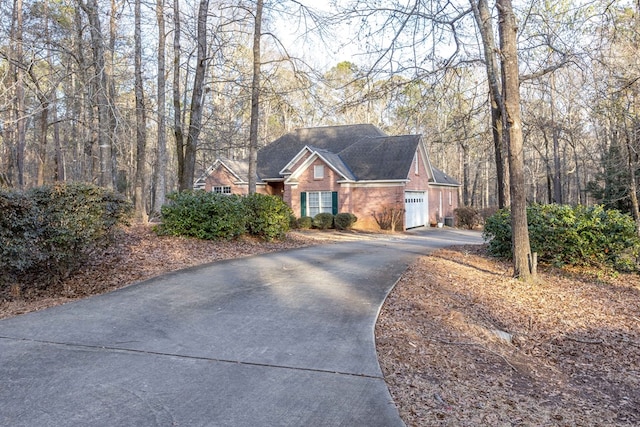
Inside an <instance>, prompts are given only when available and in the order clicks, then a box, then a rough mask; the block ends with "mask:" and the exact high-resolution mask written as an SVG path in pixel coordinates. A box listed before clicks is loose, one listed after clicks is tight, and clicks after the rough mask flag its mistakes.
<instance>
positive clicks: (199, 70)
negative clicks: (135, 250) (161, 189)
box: [180, 0, 209, 191]
mask: <svg viewBox="0 0 640 427" xmlns="http://www.w3.org/2000/svg"><path fill="white" fill-rule="evenodd" d="M208 12H209V0H200V6H199V8H198V29H197V33H196V42H197V52H198V53H197V58H196V72H195V75H194V78H193V91H192V94H191V109H190V118H189V133H188V134H187V142H186V144H185V145H184V147H183V150H184V164H183V169H182V176H181V177H180V190H181V191H184V190H189V189H191V188H193V178H194V174H195V165H196V150H197V147H198V138H199V136H200V131H201V126H202V107H203V98H204V77H205V73H206V71H207V65H208V61H209V59H208V58H207V16H208Z"/></svg>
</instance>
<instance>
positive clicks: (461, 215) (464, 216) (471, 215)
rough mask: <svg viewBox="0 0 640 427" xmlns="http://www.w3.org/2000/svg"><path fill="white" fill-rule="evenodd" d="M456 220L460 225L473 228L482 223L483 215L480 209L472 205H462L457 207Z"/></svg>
mask: <svg viewBox="0 0 640 427" xmlns="http://www.w3.org/2000/svg"><path fill="white" fill-rule="evenodd" d="M454 212H455V214H456V222H457V224H458V225H459V226H460V227H464V228H467V229H469V230H473V229H474V228H475V227H476V226H477V225H479V224H480V221H481V217H480V215H479V214H478V210H477V209H476V208H474V207H472V206H462V207H459V208H456V209H455V211H454Z"/></svg>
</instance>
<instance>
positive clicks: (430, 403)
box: [376, 246, 640, 426]
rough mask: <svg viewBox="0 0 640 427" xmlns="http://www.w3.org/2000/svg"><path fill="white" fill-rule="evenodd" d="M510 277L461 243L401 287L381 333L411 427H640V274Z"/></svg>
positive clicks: (392, 382)
mask: <svg viewBox="0 0 640 427" xmlns="http://www.w3.org/2000/svg"><path fill="white" fill-rule="evenodd" d="M510 273H511V266H510V265H508V264H503V263H499V262H496V261H495V260H494V259H491V258H489V257H487V256H486V254H485V252H484V248H483V247H478V246H475V247H473V246H470V247H460V248H451V249H447V250H441V251H438V252H436V253H435V254H433V255H432V256H428V257H423V258H421V259H420V260H419V261H418V262H417V263H415V264H414V265H413V266H412V267H411V268H410V269H409V270H408V271H407V272H406V273H405V274H404V276H403V278H402V280H401V281H400V282H399V283H398V284H397V285H396V287H395V289H394V290H393V291H392V293H391V295H390V296H389V298H388V299H387V301H386V303H385V305H384V307H383V309H382V313H381V315H380V318H379V320H378V324H377V327H376V336H377V345H378V355H379V360H380V363H381V366H382V369H383V372H384V374H385V378H386V381H387V384H388V385H389V388H390V391H391V394H392V396H393V397H394V400H395V402H396V404H397V405H398V407H399V410H400V413H401V416H402V418H403V419H404V421H405V422H406V423H407V425H409V426H481V425H482V426H485V425H486V426H514V425H523V426H637V425H640V278H639V277H638V275H620V276H615V275H611V274H609V275H606V274H602V273H599V272H596V271H593V272H588V271H586V272H585V271H573V272H572V271H560V270H555V269H554V270H543V271H542V272H541V273H540V279H541V281H540V283H539V284H535V285H533V284H532V285H529V284H523V283H521V282H518V281H516V280H514V279H512V278H511V277H510Z"/></svg>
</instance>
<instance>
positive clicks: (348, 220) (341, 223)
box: [333, 212, 358, 230]
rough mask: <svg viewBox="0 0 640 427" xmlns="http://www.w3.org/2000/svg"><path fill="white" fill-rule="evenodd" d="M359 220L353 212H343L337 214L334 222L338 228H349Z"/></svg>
mask: <svg viewBox="0 0 640 427" xmlns="http://www.w3.org/2000/svg"><path fill="white" fill-rule="evenodd" d="M357 220H358V217H357V216H355V215H354V214H352V213H347V212H341V213H339V214H337V215H336V217H335V218H334V220H333V222H334V224H335V227H336V229H338V230H349V229H351V227H352V226H353V224H355V222H356V221H357Z"/></svg>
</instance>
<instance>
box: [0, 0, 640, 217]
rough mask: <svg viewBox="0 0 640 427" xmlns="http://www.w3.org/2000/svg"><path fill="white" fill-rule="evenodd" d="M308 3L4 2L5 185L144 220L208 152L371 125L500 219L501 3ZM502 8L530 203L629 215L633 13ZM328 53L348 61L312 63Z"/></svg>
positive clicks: (559, 4)
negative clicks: (80, 196)
mask: <svg viewBox="0 0 640 427" xmlns="http://www.w3.org/2000/svg"><path fill="white" fill-rule="evenodd" d="M314 3H315V2H313V1H308V2H306V3H305V2H300V1H293V0H287V1H276V0H247V1H243V0H240V1H235V2H227V1H219V0H199V1H197V2H196V1H186V2H181V1H179V0H173V1H166V0H156V1H155V2H143V1H142V0H131V1H122V0H110V1H109V2H107V1H103V2H98V1H97V0H26V1H25V0H13V1H8V0H1V1H0V9H1V10H0V12H1V13H2V15H3V16H5V17H7V18H11V19H3V20H2V24H0V25H1V26H0V32H1V38H0V40H2V42H1V44H0V127H1V128H0V186H4V187H13V188H29V187H33V186H37V185H42V184H45V183H51V182H55V181H83V182H93V183H96V184H98V185H101V186H105V187H109V188H114V189H116V190H117V191H119V192H122V193H124V194H126V195H127V196H128V197H130V198H131V199H132V200H135V201H136V206H137V210H138V212H139V213H141V214H142V215H145V214H147V213H150V212H153V211H157V210H158V209H159V206H161V205H162V204H163V203H164V197H165V194H166V193H167V192H169V191H174V190H178V189H181V188H182V189H184V188H189V187H190V185H191V183H192V181H193V179H194V176H195V178H197V177H198V175H199V174H200V173H201V172H202V171H203V170H205V169H206V168H207V167H208V166H209V165H210V164H211V163H212V162H213V160H214V159H215V158H216V156H218V155H224V156H227V157H231V158H247V157H249V154H250V153H251V152H252V151H255V149H256V148H259V147H260V146H263V145H264V144H267V143H269V142H270V141H272V140H274V139H276V138H277V137H279V136H280V135H282V134H283V133H285V132H288V131H291V130H293V129H296V128H299V127H310V126H320V125H339V124H352V123H372V124H374V125H377V126H379V127H380V128H381V129H383V130H384V131H386V132H388V133H389V134H406V133H420V134H422V135H424V138H425V142H426V144H427V146H428V147H429V150H430V155H431V160H432V162H433V163H434V165H437V166H438V167H439V168H441V169H444V170H445V171H446V172H447V173H449V174H451V175H453V176H455V177H457V178H458V179H459V180H460V181H461V182H462V183H463V186H462V189H461V204H463V205H470V206H474V207H477V208H485V207H492V206H497V205H499V204H501V205H508V202H509V193H508V186H509V178H508V170H509V165H508V162H507V161H506V158H507V153H508V147H506V146H505V145H504V144H503V142H502V141H503V138H502V137H501V136H500V135H498V136H497V137H496V135H495V133H496V131H498V130H501V129H500V126H498V125H497V123H500V122H501V120H502V119H503V118H504V117H502V115H501V114H500V112H501V110H500V105H499V104H500V99H501V97H502V96H503V95H505V94H504V93H503V92H502V90H504V87H505V86H504V85H503V83H504V82H503V81H502V79H504V69H500V68H498V67H499V63H501V62H504V61H505V58H506V57H507V55H506V52H507V51H506V50H502V49H503V47H502V45H501V44H500V45H499V44H498V40H503V37H504V34H503V33H502V32H501V31H502V30H501V28H500V22H502V20H500V21H499V20H498V15H499V12H501V11H504V10H507V9H509V8H511V2H510V1H509V2H507V1H505V0H498V1H497V3H498V5H497V6H499V7H496V4H491V3H488V2H487V0H459V1H457V2H444V1H437V0H411V1H407V2H404V3H398V2H394V1H391V0H377V1H373V0H344V1H336V2H333V3H335V4H334V5H333V7H332V8H328V7H327V8H325V9H323V10H318V9H314V7H313V5H314ZM507 3H508V4H507ZM307 4H308V6H306V5H307ZM513 11H514V12H515V18H516V22H517V27H518V28H517V29H518V32H517V39H516V43H517V53H518V57H517V60H518V64H519V65H518V69H519V76H517V77H518V79H519V80H518V81H519V96H520V99H519V100H518V102H519V104H520V106H521V108H520V113H521V119H522V137H523V147H524V148H523V160H524V170H523V174H524V178H523V181H524V182H523V185H524V187H523V190H524V195H525V197H526V201H527V202H542V203H547V202H549V203H552V202H554V203H567V204H578V203H582V204H594V203H604V204H606V205H607V206H610V207H616V208H620V209H622V210H624V211H627V212H632V213H637V212H638V201H637V200H638V199H637V191H638V189H637V188H638V183H637V180H638V175H639V174H640V171H639V170H638V162H639V158H638V150H639V149H640V138H639V132H640V124H639V122H638V117H639V116H638V114H639V107H640V105H639V103H640V99H639V98H638V95H639V94H638V85H639V84H640V82H639V80H640V55H639V54H638V49H639V48H638V46H639V43H638V40H639V38H640V37H639V36H640V33H639V31H640V17H638V13H639V11H640V1H638V0H635V2H632V1H630V0H627V1H620V0H609V1H600V0H593V1H589V2H576V1H564V0H561V1H553V2H552V1H548V0H543V1H532V0H523V1H521V2H516V3H515V4H514V5H513ZM258 12H259V13H258ZM345 29H349V30H350V31H346V30H345ZM256 30H257V31H256ZM295 31H297V33H295ZM514 31H515V30H514ZM292 32H294V33H295V34H293V35H292ZM256 43H257V45H256ZM325 43H326V44H325ZM339 46H348V47H349V51H350V52H351V53H353V56H352V57H349V58H341V57H336V60H335V63H333V64H332V65H330V66H327V67H326V68H322V67H321V66H317V65H315V64H317V63H318V62H317V61H314V59H313V55H312V54H313V52H316V54H318V55H324V56H326V55H328V54H330V53H331V52H332V51H333V50H335V49H337V48H338V47H339ZM325 59H326V58H325ZM494 60H496V61H497V64H494ZM492 79H493V80H492ZM494 83H495V85H493V86H492V84H494ZM516 87H517V86H516ZM496 100H497V101H498V104H496V103H495V101H496ZM252 107H253V108H252ZM503 111H504V110H503ZM510 120H511V118H510V117H509V118H506V121H508V122H510ZM501 178H502V179H501Z"/></svg>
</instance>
